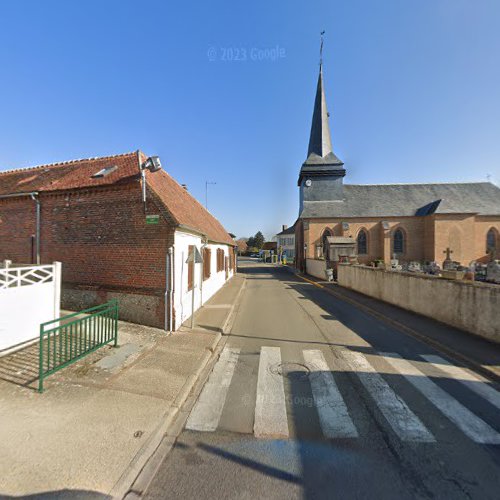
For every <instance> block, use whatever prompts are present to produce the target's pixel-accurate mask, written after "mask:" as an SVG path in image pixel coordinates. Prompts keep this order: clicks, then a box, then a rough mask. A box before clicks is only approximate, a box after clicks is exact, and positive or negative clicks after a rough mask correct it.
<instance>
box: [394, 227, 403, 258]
mask: <svg viewBox="0 0 500 500" xmlns="http://www.w3.org/2000/svg"><path fill="white" fill-rule="evenodd" d="M404 251H405V236H404V233H403V231H401V229H396V231H395V233H394V241H393V253H404Z"/></svg>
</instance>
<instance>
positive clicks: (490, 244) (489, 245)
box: [486, 228, 497, 252]
mask: <svg viewBox="0 0 500 500" xmlns="http://www.w3.org/2000/svg"><path fill="white" fill-rule="evenodd" d="M496 248H497V234H496V231H495V230H494V229H493V228H491V229H490V230H489V231H488V234H487V235H486V252H491V250H496Z"/></svg>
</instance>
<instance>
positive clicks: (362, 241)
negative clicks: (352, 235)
mask: <svg viewBox="0 0 500 500" xmlns="http://www.w3.org/2000/svg"><path fill="white" fill-rule="evenodd" d="M367 253H368V240H367V236H366V231H365V230H364V229H362V230H361V231H360V232H359V234H358V255H366V254H367Z"/></svg>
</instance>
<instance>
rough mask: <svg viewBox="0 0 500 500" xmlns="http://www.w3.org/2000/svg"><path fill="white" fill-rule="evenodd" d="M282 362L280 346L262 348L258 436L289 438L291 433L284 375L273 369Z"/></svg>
mask: <svg viewBox="0 0 500 500" xmlns="http://www.w3.org/2000/svg"><path fill="white" fill-rule="evenodd" d="M280 364H281V350H280V348H279V347H262V348H261V350H260V360H259V375H258V379H257V402H256V405H255V422H254V434H255V436H256V437H264V438H265V437H273V438H287V437H288V435H289V432H288V419H287V414H286V400H285V388H284V385H283V377H282V376H281V375H279V374H278V373H276V372H275V371H274V372H273V371H272V370H271V368H273V367H277V366H279V365H280Z"/></svg>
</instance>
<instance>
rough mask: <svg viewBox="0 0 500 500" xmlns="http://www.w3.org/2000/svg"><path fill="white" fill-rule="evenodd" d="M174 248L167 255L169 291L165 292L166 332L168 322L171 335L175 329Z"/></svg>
mask: <svg viewBox="0 0 500 500" xmlns="http://www.w3.org/2000/svg"><path fill="white" fill-rule="evenodd" d="M173 256H174V248H173V247H169V249H168V253H167V290H166V292H165V305H166V307H168V314H167V316H166V318H165V330H166V329H167V322H168V333H169V335H171V334H172V331H173V328H172V321H173V318H172V315H173V309H174V308H173V301H174V297H173V295H174V272H173V269H174V266H173V260H174V257H173Z"/></svg>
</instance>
